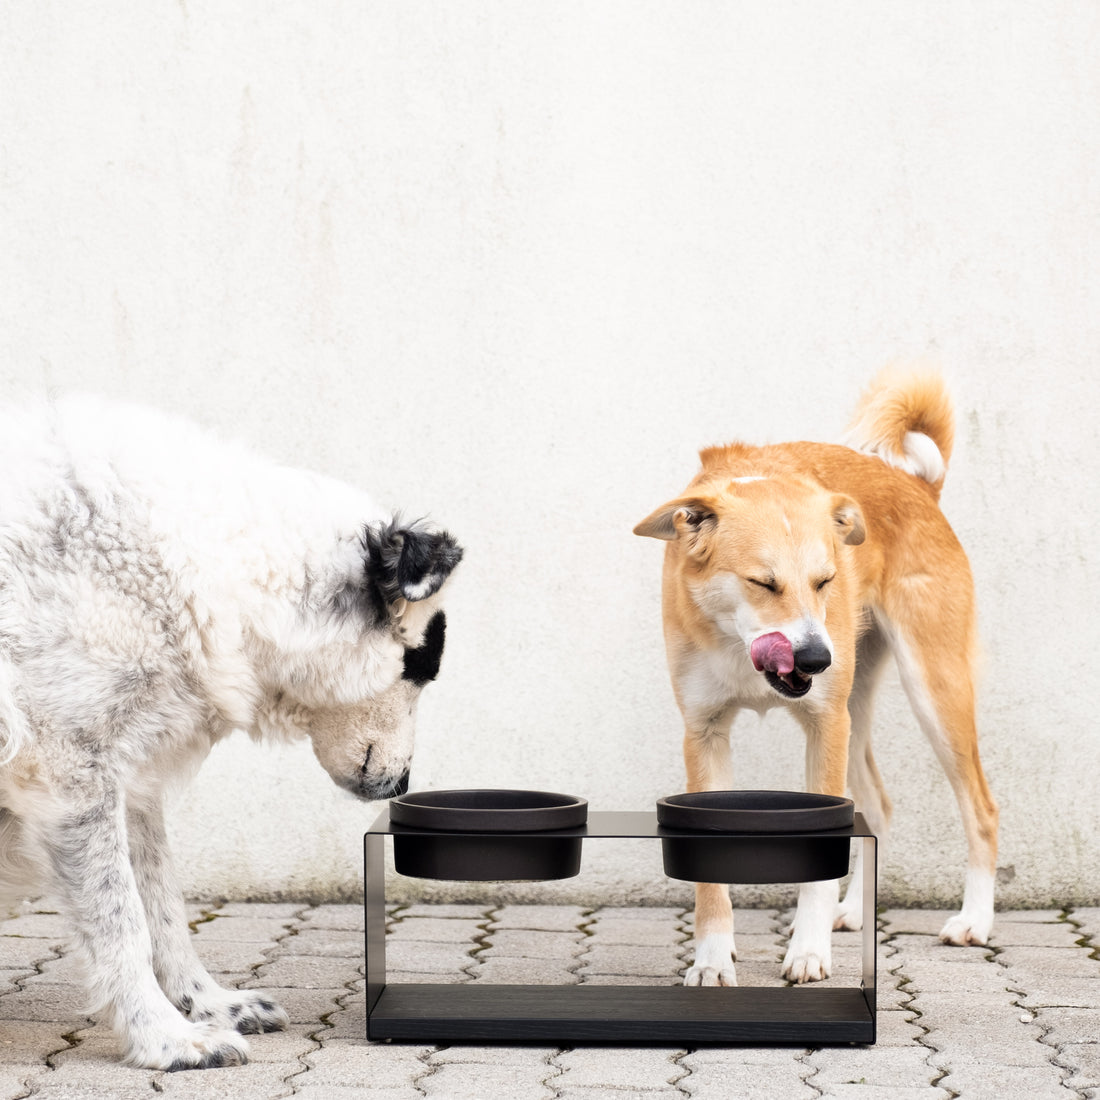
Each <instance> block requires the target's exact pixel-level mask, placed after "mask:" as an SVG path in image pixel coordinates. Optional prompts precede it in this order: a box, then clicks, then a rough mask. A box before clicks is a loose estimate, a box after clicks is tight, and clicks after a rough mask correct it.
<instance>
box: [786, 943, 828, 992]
mask: <svg viewBox="0 0 1100 1100" xmlns="http://www.w3.org/2000/svg"><path fill="white" fill-rule="evenodd" d="M829 969H830V960H829V958H828V957H827V956H826V957H824V958H822V956H821V955H817V954H814V953H813V952H810V953H807V954H798V955H796V954H794V953H793V952H792V951H788V952H787V957H786V958H785V959H784V960H783V977H784V978H786V979H787V981H789V982H796V983H797V984H798V985H804V984H805V983H806V982H821V981H824V980H825V979H826V978H827V977H828V976H829Z"/></svg>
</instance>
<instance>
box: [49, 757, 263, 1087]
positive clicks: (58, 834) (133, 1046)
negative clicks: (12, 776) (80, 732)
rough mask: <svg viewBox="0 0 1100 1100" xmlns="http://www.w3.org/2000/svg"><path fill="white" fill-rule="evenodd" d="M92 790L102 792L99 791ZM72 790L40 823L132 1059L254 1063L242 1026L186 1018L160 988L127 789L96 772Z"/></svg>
mask: <svg viewBox="0 0 1100 1100" xmlns="http://www.w3.org/2000/svg"><path fill="white" fill-rule="evenodd" d="M84 770H86V771H87V772H89V773H93V769H91V768H88V769H84ZM93 786H96V787H98V788H99V790H98V792H96V796H95V797H93V796H92V792H91V791H90V790H89V788H91V787H93ZM66 796H68V797H69V798H70V799H71V802H70V805H69V807H68V812H67V813H66V815H65V816H64V817H62V818H60V819H57V818H54V819H52V820H50V821H49V822H41V821H39V822H37V823H36V829H35V831H36V834H37V838H38V840H39V842H40V843H41V844H42V845H43V846H44V848H45V850H46V852H47V854H48V856H49V859H50V862H51V864H52V867H53V871H54V873H55V875H56V878H57V882H58V885H59V886H60V889H61V892H62V896H63V897H64V899H65V900H66V902H67V903H68V910H69V915H70V916H71V918H72V920H73V922H74V924H75V927H76V934H77V942H78V946H79V947H80V948H81V949H82V951H83V953H84V955H85V957H86V960H87V965H88V984H89V989H90V991H91V994H92V997H93V999H94V1001H95V1005H94V1008H95V1009H105V1010H106V1011H107V1012H108V1014H109V1016H110V1020H111V1024H112V1026H113V1027H114V1030H115V1032H116V1033H117V1034H118V1036H119V1038H120V1039H121V1041H122V1043H123V1047H124V1056H125V1060H126V1061H127V1062H129V1063H131V1064H132V1065H136V1066H144V1067H146V1068H148V1069H166V1070H175V1069H189V1068H209V1067H214V1066H229V1065H239V1064H241V1063H243V1062H246V1061H248V1046H247V1044H246V1043H245V1041H244V1040H243V1039H242V1038H241V1037H240V1035H239V1034H238V1033H237V1032H236V1031H231V1030H228V1029H225V1028H222V1027H219V1026H217V1025H211V1024H195V1023H192V1022H190V1021H189V1020H185V1019H184V1018H183V1017H182V1016H181V1015H180V1014H179V1012H177V1011H176V1009H175V1008H174V1007H173V1005H172V1004H171V1003H170V1002H169V1000H168V998H167V997H165V995H164V993H163V991H162V990H161V988H160V986H159V985H158V984H157V979H156V976H155V975H154V973H153V959H152V944H151V941H150V936H149V927H148V924H147V922H146V918H145V911H144V909H143V908H142V904H141V898H140V897H139V895H138V890H137V884H136V882H135V880H134V874H133V870H132V868H131V865H130V856H129V852H128V850H127V843H126V824H125V822H126V812H125V807H124V803H123V796H122V792H121V791H120V790H118V789H117V787H115V786H114V785H113V784H110V783H108V782H106V781H104V780H103V779H102V778H100V779H99V781H98V782H96V777H95V776H94V773H93V774H89V775H86V776H82V785H81V786H80V787H79V789H77V790H76V791H75V792H74V788H72V787H70V788H69V789H68V790H67V791H66ZM74 802H75V803H79V804H78V805H73V804H72V803H74Z"/></svg>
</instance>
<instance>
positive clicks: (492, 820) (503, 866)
mask: <svg viewBox="0 0 1100 1100" xmlns="http://www.w3.org/2000/svg"><path fill="white" fill-rule="evenodd" d="M587 820H588V803H587V802H586V801H585V800H584V799H583V798H574V797H573V796H572V795H566V794H549V793H547V792H546V791H511V790H497V791H494V790H468V791H418V792H416V793H414V794H406V795H402V796H401V797H399V798H394V799H391V800H390V821H391V823H393V824H396V825H404V826H409V827H410V831H409V832H405V831H401V832H395V833H394V835H393V858H394V866H395V868H396V869H397V873H398V874H400V875H409V876H411V877H413V878H430V879H448V880H455V881H462V882H493V881H544V880H547V879H559V878H572V877H573V876H574V875H575V874H577V873H578V872H579V871H580V868H581V838H580V837H579V836H562V835H560V833H561V831H562V830H572V829H577V828H579V827H580V826H582V825H584V824H585V823H586V822H587ZM413 829H415V830H418V831H419V832H412V831H411V830H413Z"/></svg>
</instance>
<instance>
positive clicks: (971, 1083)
mask: <svg viewBox="0 0 1100 1100" xmlns="http://www.w3.org/2000/svg"><path fill="white" fill-rule="evenodd" d="M939 1083H940V1084H941V1085H942V1086H943V1087H944V1088H947V1089H951V1090H952V1091H953V1092H955V1093H957V1094H959V1095H960V1096H963V1097H965V1098H966V1100H1005V1098H1006V1097H1009V1096H1012V1097H1016V1096H1026V1097H1027V1098H1028V1100H1067V1097H1071V1096H1072V1093H1069V1092H1067V1090H1066V1089H1065V1087H1064V1086H1063V1084H1062V1072H1061V1071H1060V1070H1059V1069H1058V1068H1057V1067H1056V1066H1054V1065H1047V1066H1001V1065H997V1064H996V1063H993V1062H990V1063H985V1064H983V1063H978V1062H974V1063H971V1064H969V1065H966V1066H961V1067H957V1068H956V1067H952V1070H951V1072H950V1073H949V1074H948V1075H947V1076H946V1077H944V1078H943V1079H942V1080H941V1081H940V1082H939Z"/></svg>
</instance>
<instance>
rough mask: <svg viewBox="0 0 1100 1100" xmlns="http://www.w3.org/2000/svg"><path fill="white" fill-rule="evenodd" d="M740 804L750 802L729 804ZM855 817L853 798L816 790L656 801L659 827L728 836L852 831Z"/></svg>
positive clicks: (744, 792)
mask: <svg viewBox="0 0 1100 1100" xmlns="http://www.w3.org/2000/svg"><path fill="white" fill-rule="evenodd" d="M738 800H741V801H743V802H744V803H746V804H745V805H736V804H734V805H729V804H728V803H730V802H734V803H736V802H737V801H738ZM769 802H770V803H772V804H771V805H769ZM724 803H725V804H724ZM784 803H785V804H784ZM854 819H855V803H854V802H853V801H852V800H851V799H850V798H845V797H843V796H841V795H831V794H818V793H816V792H813V791H780V790H724V791H690V792H684V793H681V794H674V795H667V796H665V797H664V798H660V799H658V800H657V823H658V824H659V825H661V826H663V827H665V828H673V829H701V830H704V831H707V832H727V833H765V832H767V833H796V832H817V831H822V830H825V829H845V828H848V827H849V826H851V825H852V824H853V822H854Z"/></svg>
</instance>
